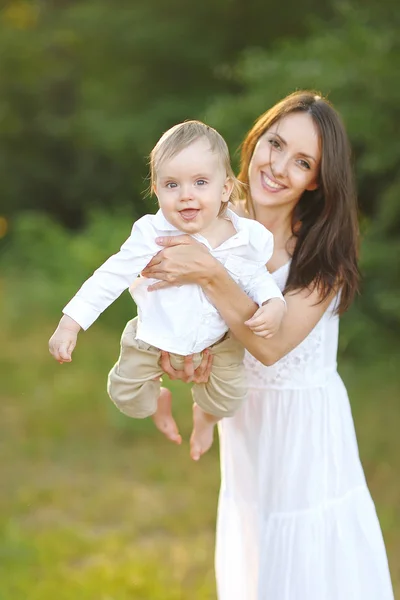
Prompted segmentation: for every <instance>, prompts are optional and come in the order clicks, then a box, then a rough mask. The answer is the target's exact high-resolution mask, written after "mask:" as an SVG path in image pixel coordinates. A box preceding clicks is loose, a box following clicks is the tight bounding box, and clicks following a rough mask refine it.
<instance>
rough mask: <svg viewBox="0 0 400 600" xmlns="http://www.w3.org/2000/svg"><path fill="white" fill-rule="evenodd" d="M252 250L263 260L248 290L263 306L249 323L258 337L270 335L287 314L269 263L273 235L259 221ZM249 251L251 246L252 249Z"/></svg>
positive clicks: (254, 229)
mask: <svg viewBox="0 0 400 600" xmlns="http://www.w3.org/2000/svg"><path fill="white" fill-rule="evenodd" d="M251 225H252V228H253V232H252V233H253V235H252V236H251V240H252V242H251V243H252V249H251V250H252V251H253V253H255V256H256V257H257V258H258V259H259V260H260V264H259V267H258V269H257V270H256V271H255V272H254V273H253V274H252V275H251V277H250V278H249V280H248V281H247V282H246V286H245V288H244V289H245V291H246V293H247V294H248V295H249V296H250V297H251V298H252V299H253V300H254V301H255V302H256V303H257V304H258V305H259V306H260V308H259V309H258V310H257V311H256V312H255V313H254V315H253V316H252V318H251V319H249V320H248V321H246V323H245V324H246V325H247V326H248V327H249V328H250V329H251V330H252V331H253V332H254V333H255V334H256V335H258V336H260V337H265V338H270V337H272V336H273V335H274V334H275V333H276V332H277V331H278V329H279V327H280V325H281V322H282V319H283V317H284V315H285V313H286V302H285V300H284V298H283V295H282V292H281V291H280V289H279V287H278V285H277V283H276V281H275V280H274V278H273V277H272V275H271V274H270V273H269V271H268V269H267V267H266V264H267V263H268V261H269V260H270V259H271V256H272V253H273V247H274V241H273V236H272V233H271V232H270V231H268V230H267V229H265V227H263V226H262V225H260V223H257V222H254V221H253V222H252V223H251ZM249 250H250V249H249Z"/></svg>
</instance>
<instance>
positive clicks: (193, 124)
mask: <svg viewBox="0 0 400 600" xmlns="http://www.w3.org/2000/svg"><path fill="white" fill-rule="evenodd" d="M201 138H206V139H207V140H208V141H209V143H210V150H211V152H215V153H216V154H217V155H218V156H219V158H220V160H221V163H222V166H223V167H224V169H225V171H226V176H227V177H228V178H229V179H230V180H231V181H232V182H233V188H232V192H231V195H230V201H231V202H233V203H234V202H236V201H237V200H238V199H239V198H240V196H241V188H242V184H241V183H240V182H239V181H238V180H237V179H236V177H235V175H234V173H233V170H232V166H231V160H230V156H229V150H228V146H227V144H226V142H225V140H224V138H223V137H222V135H220V134H219V133H218V131H216V130H215V129H213V128H212V127H209V126H208V125H206V124H205V123H202V122H201V121H184V122H183V123H178V125H174V126H173V127H171V129H168V131H166V132H165V133H164V134H163V135H162V136H161V138H160V139H159V140H158V142H157V144H156V145H155V146H154V148H153V150H152V151H151V153H150V183H151V189H152V190H153V189H154V185H155V180H156V175H157V171H158V169H159V168H160V165H161V164H162V163H163V162H164V161H166V160H171V158H173V157H174V156H176V155H177V154H178V153H179V152H181V150H183V149H184V148H187V147H188V146H190V144H193V142H196V141H197V140H199V139H201ZM227 207H228V203H227V202H222V203H221V209H220V211H219V215H223V214H224V213H225V211H226V209H227Z"/></svg>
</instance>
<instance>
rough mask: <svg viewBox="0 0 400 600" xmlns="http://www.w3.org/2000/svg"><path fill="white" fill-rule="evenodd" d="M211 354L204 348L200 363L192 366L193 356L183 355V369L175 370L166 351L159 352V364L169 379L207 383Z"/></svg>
mask: <svg viewBox="0 0 400 600" xmlns="http://www.w3.org/2000/svg"><path fill="white" fill-rule="evenodd" d="M212 360H213V356H212V354H211V352H210V351H209V350H208V349H207V348H206V349H205V350H204V352H203V357H202V359H201V363H200V364H199V366H198V367H197V369H195V368H194V365H193V356H192V355H190V356H185V359H184V365H183V369H182V370H181V371H177V370H176V369H174V368H173V367H172V366H171V361H170V358H169V354H168V352H164V351H162V352H161V359H160V366H161V368H162V370H163V371H164V372H165V373H166V374H167V375H168V377H169V378H170V379H173V380H174V379H181V380H182V381H184V382H185V383H190V382H193V383H207V381H208V379H209V377H210V373H211V366H212Z"/></svg>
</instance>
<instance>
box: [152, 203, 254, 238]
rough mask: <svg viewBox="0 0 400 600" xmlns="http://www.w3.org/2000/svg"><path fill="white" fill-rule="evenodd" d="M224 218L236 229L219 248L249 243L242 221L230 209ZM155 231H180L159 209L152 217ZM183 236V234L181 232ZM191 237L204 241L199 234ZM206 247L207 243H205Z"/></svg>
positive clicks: (247, 233) (247, 232) (247, 231)
mask: <svg viewBox="0 0 400 600" xmlns="http://www.w3.org/2000/svg"><path fill="white" fill-rule="evenodd" d="M226 216H227V217H228V218H229V219H230V220H231V221H232V224H233V226H234V228H235V229H236V233H235V234H234V235H233V236H232V237H231V238H229V240H227V241H226V242H224V243H223V244H221V246H224V245H225V244H229V245H230V246H231V245H233V246H239V245H240V246H241V245H242V244H243V245H245V244H247V243H248V241H249V230H248V228H247V227H244V226H243V222H242V219H241V218H240V217H239V216H238V215H237V214H236V213H235V212H233V210H231V209H230V208H228V209H227V211H226ZM153 223H154V225H155V227H156V229H158V230H159V231H163V232H164V231H165V232H167V231H174V232H175V231H180V230H179V229H178V228H177V227H175V225H172V224H171V223H170V222H169V221H168V220H167V219H166V218H165V217H164V214H163V212H162V210H161V209H159V210H158V211H157V212H156V214H155V215H154V221H153ZM181 233H182V234H183V232H181ZM193 237H194V238H195V239H198V240H199V241H202V242H203V240H204V238H203V236H202V235H201V234H195V235H193ZM207 246H208V243H207Z"/></svg>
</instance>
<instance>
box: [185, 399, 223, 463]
mask: <svg viewBox="0 0 400 600" xmlns="http://www.w3.org/2000/svg"><path fill="white" fill-rule="evenodd" d="M218 421H219V419H218V417H214V416H213V415H210V414H208V413H205V412H204V411H203V410H202V409H201V408H200V407H199V406H197V404H193V431H192V435H191V438H190V456H191V458H193V460H199V458H200V457H201V456H202V455H203V454H204V453H205V452H207V450H209V449H210V448H211V446H212V443H213V439H214V427H215V425H216V424H217V423H218Z"/></svg>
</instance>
